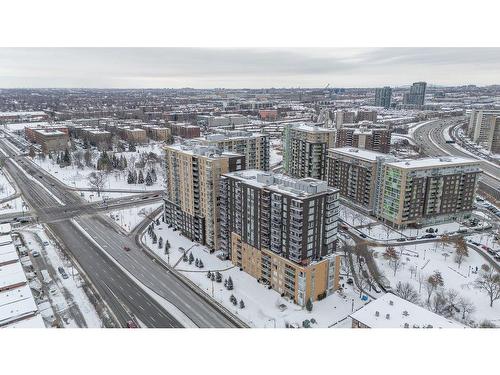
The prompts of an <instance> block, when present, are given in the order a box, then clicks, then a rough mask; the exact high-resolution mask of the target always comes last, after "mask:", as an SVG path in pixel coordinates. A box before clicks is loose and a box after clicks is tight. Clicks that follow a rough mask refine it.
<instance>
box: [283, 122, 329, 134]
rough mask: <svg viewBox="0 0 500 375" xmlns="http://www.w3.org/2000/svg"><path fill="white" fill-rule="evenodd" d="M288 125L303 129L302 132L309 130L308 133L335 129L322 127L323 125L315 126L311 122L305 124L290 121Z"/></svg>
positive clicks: (326, 131)
mask: <svg viewBox="0 0 500 375" xmlns="http://www.w3.org/2000/svg"><path fill="white" fill-rule="evenodd" d="M288 126H291V127H292V128H293V129H296V130H300V131H304V132H309V133H331V132H334V131H335V129H333V128H323V127H321V126H317V125H315V124H313V123H311V124H306V123H305V122H299V123H291V124H288Z"/></svg>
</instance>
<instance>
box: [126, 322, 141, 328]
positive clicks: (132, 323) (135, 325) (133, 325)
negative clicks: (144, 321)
mask: <svg viewBox="0 0 500 375" xmlns="http://www.w3.org/2000/svg"><path fill="white" fill-rule="evenodd" d="M127 328H139V327H137V324H135V322H134V321H133V320H128V321H127Z"/></svg>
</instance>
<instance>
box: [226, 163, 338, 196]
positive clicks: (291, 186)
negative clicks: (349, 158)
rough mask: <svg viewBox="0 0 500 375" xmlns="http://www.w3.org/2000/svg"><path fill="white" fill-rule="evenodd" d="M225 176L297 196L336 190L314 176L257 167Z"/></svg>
mask: <svg viewBox="0 0 500 375" xmlns="http://www.w3.org/2000/svg"><path fill="white" fill-rule="evenodd" d="M225 176H228V177H232V178H236V179H238V180H240V181H242V182H244V183H246V184H249V185H252V186H255V187H258V188H267V189H269V190H273V191H276V192H278V193H281V194H285V195H291V196H294V197H297V198H307V197H310V196H313V195H316V194H319V193H324V192H327V191H331V192H333V191H335V189H333V188H330V187H329V186H328V185H327V183H326V181H322V180H316V179H314V178H302V179H298V178H293V177H289V176H286V175H283V174H279V173H272V172H264V171H260V170H256V169H249V170H243V171H238V172H231V173H226V174H225Z"/></svg>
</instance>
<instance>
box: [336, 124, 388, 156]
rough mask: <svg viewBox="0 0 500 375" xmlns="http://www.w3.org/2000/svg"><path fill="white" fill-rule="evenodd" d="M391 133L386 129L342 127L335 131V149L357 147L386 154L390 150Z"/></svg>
mask: <svg viewBox="0 0 500 375" xmlns="http://www.w3.org/2000/svg"><path fill="white" fill-rule="evenodd" d="M391 133H392V132H391V130H390V129H389V128H386V127H371V128H368V127H365V126H359V127H355V126H349V127H342V128H341V129H338V130H337V141H336V147H357V148H362V149H366V150H371V151H376V152H381V153H384V154H387V153H389V151H390V149H391Z"/></svg>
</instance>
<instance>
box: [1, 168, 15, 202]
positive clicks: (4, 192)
mask: <svg viewBox="0 0 500 375" xmlns="http://www.w3.org/2000/svg"><path fill="white" fill-rule="evenodd" d="M15 192H16V191H15V190H14V188H13V187H12V185H11V184H10V182H9V180H8V179H7V176H5V174H4V172H3V171H2V170H1V169H0V199H3V198H7V197H9V196H11V195H12V194H14V193H15Z"/></svg>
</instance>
